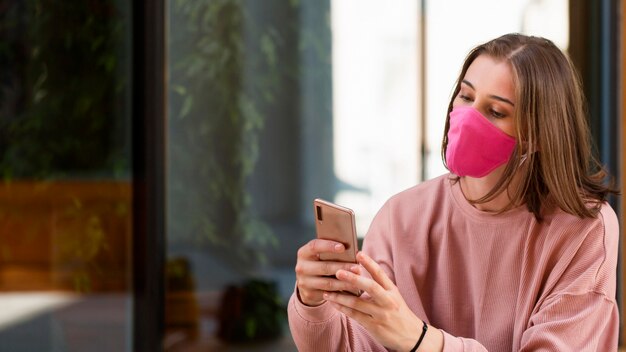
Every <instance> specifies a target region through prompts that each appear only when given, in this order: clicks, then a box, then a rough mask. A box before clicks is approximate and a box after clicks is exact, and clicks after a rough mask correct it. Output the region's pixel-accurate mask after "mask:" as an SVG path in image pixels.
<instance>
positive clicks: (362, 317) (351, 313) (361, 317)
mask: <svg viewBox="0 0 626 352" xmlns="http://www.w3.org/2000/svg"><path fill="white" fill-rule="evenodd" d="M328 303H329V304H330V305H331V306H332V307H333V308H335V309H336V310H338V311H339V312H341V313H343V314H345V315H346V316H348V317H350V318H352V319H354V320H356V321H357V322H359V324H361V325H363V326H364V327H367V326H369V324H370V323H371V321H372V317H371V316H370V315H368V314H365V313H362V312H359V311H358V310H355V309H352V308H350V307H346V306H342V305H341V304H337V303H335V302H330V301H328Z"/></svg>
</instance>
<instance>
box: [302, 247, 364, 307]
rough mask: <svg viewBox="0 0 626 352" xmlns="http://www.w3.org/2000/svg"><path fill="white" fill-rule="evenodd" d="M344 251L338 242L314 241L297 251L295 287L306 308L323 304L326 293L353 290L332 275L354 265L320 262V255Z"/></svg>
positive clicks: (347, 283) (348, 284)
mask: <svg viewBox="0 0 626 352" xmlns="http://www.w3.org/2000/svg"><path fill="white" fill-rule="evenodd" d="M343 251H345V248H344V246H343V244H341V243H340V242H335V241H330V240H321V239H314V240H311V241H310V242H309V243H307V244H305V245H304V246H302V247H300V249H299V250H298V259H297V262H296V285H297V286H298V294H299V297H300V301H302V303H304V304H306V305H308V306H318V305H320V304H322V303H324V298H323V294H324V293H325V292H328V291H341V290H354V286H353V285H352V284H351V283H349V282H346V281H340V280H337V279H336V278H335V277H334V275H335V273H336V272H337V271H338V270H348V269H350V268H351V267H352V266H354V264H352V263H342V262H332V261H321V260H320V259H319V257H320V256H319V255H320V253H324V252H328V253H342V252H343Z"/></svg>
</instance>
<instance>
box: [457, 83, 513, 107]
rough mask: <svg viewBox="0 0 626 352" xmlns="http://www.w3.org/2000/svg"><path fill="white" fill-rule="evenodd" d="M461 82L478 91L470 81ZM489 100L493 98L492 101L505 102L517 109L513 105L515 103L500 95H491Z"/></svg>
mask: <svg viewBox="0 0 626 352" xmlns="http://www.w3.org/2000/svg"><path fill="white" fill-rule="evenodd" d="M461 82H462V83H465V84H467V85H468V86H469V87H470V88H472V89H473V90H476V88H474V85H473V84H472V83H470V81H468V80H465V79H464V80H462V81H461ZM489 98H492V99H495V100H499V101H501V102H503V103H507V104H510V105H511V106H513V107H515V104H513V102H512V101H510V100H509V99H507V98H503V97H501V96H498V95H493V94H491V95H489Z"/></svg>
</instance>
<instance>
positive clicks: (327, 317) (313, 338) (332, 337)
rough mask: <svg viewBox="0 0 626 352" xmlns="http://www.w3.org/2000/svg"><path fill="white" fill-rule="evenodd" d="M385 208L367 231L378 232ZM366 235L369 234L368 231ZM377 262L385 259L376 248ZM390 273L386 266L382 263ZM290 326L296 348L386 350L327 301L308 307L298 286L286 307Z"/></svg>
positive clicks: (358, 351) (384, 223)
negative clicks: (302, 299)
mask: <svg viewBox="0 0 626 352" xmlns="http://www.w3.org/2000/svg"><path fill="white" fill-rule="evenodd" d="M385 209H386V208H383V210H381V211H380V212H379V213H378V214H377V215H376V217H375V218H374V220H373V221H372V224H371V225H370V231H369V232H372V231H374V232H377V233H378V232H380V231H381V230H382V229H383V228H385V227H386V226H387V224H388V219H387V218H386V214H387V213H386V210H385ZM368 236H369V235H368ZM376 253H377V255H379V257H378V258H377V259H378V262H379V263H383V264H382V265H384V263H385V262H387V261H386V260H385V259H384V256H385V255H384V254H383V257H380V253H387V254H390V252H388V251H376ZM368 254H371V253H368ZM384 268H385V269H386V271H387V272H388V273H389V267H388V266H386V265H384ZM287 313H288V317H289V328H290V330H291V334H292V336H293V340H294V342H295V344H296V346H297V347H298V351H300V352H306V351H314V352H319V351H324V352H326V351H329V352H331V351H354V352H361V351H387V349H385V347H384V346H382V345H381V344H379V343H378V342H377V341H376V340H374V339H373V338H372V337H371V336H370V335H369V333H368V332H367V330H365V329H364V328H363V327H362V326H361V325H360V324H359V323H357V322H356V321H354V320H352V319H350V318H348V317H347V316H345V315H344V314H343V313H340V312H338V311H336V310H335V309H334V308H332V307H331V306H330V305H329V304H327V303H323V304H321V305H320V306H317V307H309V306H307V305H305V304H303V303H302V302H301V301H300V299H299V298H298V293H297V287H296V290H295V291H294V293H293V294H292V295H291V298H290V300H289V305H288V308H287Z"/></svg>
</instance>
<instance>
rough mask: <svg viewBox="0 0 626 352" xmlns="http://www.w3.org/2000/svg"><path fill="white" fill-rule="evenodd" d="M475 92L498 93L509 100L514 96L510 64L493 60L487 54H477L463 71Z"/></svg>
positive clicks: (465, 78)
mask: <svg viewBox="0 0 626 352" xmlns="http://www.w3.org/2000/svg"><path fill="white" fill-rule="evenodd" d="M463 79H464V80H466V81H469V82H470V83H471V84H472V85H473V86H474V88H475V89H476V91H477V93H478V94H480V93H485V94H489V95H498V96H501V97H503V98H507V99H509V100H511V101H513V99H514V98H515V84H514V81H513V72H512V70H511V65H510V64H509V63H508V62H507V61H506V60H495V59H494V58H492V57H491V56H488V55H479V56H478V57H477V58H476V59H475V60H474V61H473V62H472V63H471V64H470V66H469V67H468V69H467V72H465V76H464V77H463Z"/></svg>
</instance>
